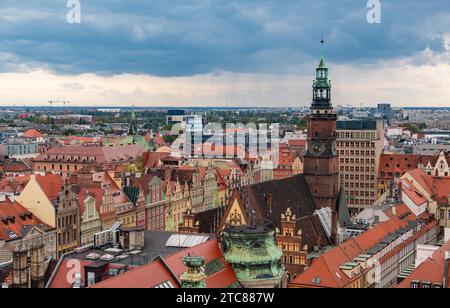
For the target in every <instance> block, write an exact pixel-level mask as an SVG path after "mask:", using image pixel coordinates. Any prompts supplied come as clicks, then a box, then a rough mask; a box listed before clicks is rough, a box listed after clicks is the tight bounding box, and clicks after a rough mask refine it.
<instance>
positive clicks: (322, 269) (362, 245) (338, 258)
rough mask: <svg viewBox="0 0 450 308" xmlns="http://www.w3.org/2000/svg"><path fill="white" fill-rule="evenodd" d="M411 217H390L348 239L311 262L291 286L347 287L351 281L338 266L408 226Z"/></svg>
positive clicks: (350, 260)
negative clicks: (315, 282)
mask: <svg viewBox="0 0 450 308" xmlns="http://www.w3.org/2000/svg"><path fill="white" fill-rule="evenodd" d="M413 219H414V218H413V217H412V216H410V217H408V218H407V219H399V218H398V217H392V218H391V219H390V220H388V221H386V222H384V223H382V224H379V225H377V226H375V227H374V228H372V229H370V230H368V231H366V232H364V233H363V234H361V235H359V236H357V237H354V238H352V239H349V240H348V241H346V242H345V243H343V244H342V245H339V246H337V247H335V248H333V249H331V250H329V251H327V252H325V253H324V254H323V255H321V256H320V257H319V258H318V259H315V260H313V262H312V263H311V266H310V267H309V269H307V270H306V271H305V272H303V273H302V274H300V275H299V276H297V277H296V278H294V279H293V281H292V284H293V285H303V286H310V287H322V288H343V287H345V286H347V285H348V284H349V283H350V282H351V281H352V279H350V278H348V276H347V275H346V274H345V273H344V272H343V271H342V270H341V269H340V266H341V265H343V264H345V263H346V262H353V259H354V258H355V257H357V256H359V255H360V254H363V253H365V252H366V251H368V250H369V249H370V248H372V247H374V246H375V245H376V244H378V243H379V242H380V241H381V240H382V239H384V238H385V237H386V236H387V235H388V234H389V233H392V232H394V231H396V230H398V229H400V228H402V227H405V226H406V225H407V224H408V221H410V220H413ZM317 278H319V279H320V283H319V284H317V285H314V284H313V280H317Z"/></svg>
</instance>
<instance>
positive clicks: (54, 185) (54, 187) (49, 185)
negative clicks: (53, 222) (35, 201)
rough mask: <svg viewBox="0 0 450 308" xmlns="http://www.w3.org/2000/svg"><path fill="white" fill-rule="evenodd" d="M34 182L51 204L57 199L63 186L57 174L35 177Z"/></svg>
mask: <svg viewBox="0 0 450 308" xmlns="http://www.w3.org/2000/svg"><path fill="white" fill-rule="evenodd" d="M36 181H37V183H38V184H39V186H40V187H41V188H42V190H43V191H44V193H45V195H46V196H47V197H48V199H49V200H50V202H52V203H53V201H55V200H56V199H57V197H58V195H59V193H60V192H61V191H62V187H63V185H64V182H63V180H62V179H61V177H60V176H59V175H57V174H46V175H36Z"/></svg>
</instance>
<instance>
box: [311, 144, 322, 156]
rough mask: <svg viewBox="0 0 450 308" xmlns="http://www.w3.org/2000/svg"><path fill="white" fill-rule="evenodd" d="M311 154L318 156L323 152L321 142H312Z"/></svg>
mask: <svg viewBox="0 0 450 308" xmlns="http://www.w3.org/2000/svg"><path fill="white" fill-rule="evenodd" d="M311 150H312V151H311V152H312V154H313V155H315V156H320V155H322V154H323V152H325V145H324V144H323V143H322V142H318V141H316V142H314V143H313V144H312V146H311Z"/></svg>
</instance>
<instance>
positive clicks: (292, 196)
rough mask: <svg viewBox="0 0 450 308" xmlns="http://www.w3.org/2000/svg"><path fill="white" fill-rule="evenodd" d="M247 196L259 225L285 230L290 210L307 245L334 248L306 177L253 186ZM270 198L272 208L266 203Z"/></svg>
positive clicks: (246, 192)
mask: <svg viewBox="0 0 450 308" xmlns="http://www.w3.org/2000/svg"><path fill="white" fill-rule="evenodd" d="M245 194H246V197H245V198H244V199H245V200H246V201H247V206H248V207H250V208H251V209H252V210H254V211H255V220H256V224H257V225H259V226H262V225H268V224H272V225H273V227H274V228H281V214H284V213H286V210H287V209H288V208H290V209H291V211H292V213H293V214H294V215H295V216H296V217H297V230H296V232H297V231H298V229H302V237H303V241H304V244H307V245H308V247H309V248H313V247H314V246H315V245H317V244H318V243H320V244H321V245H324V246H326V245H328V244H330V243H329V239H328V237H327V235H326V232H325V230H324V228H323V226H322V224H321V223H320V219H319V217H318V216H317V215H315V211H316V210H317V208H316V206H315V203H314V199H313V196H312V194H311V192H310V190H309V186H308V184H307V183H306V180H305V177H304V176H303V175H302V174H300V175H296V176H293V177H290V178H287V179H283V180H277V181H269V182H264V183H260V184H255V185H251V186H249V187H247V188H246V190H245ZM268 195H271V196H272V197H271V199H272V206H271V207H270V208H269V205H268V204H267V201H266V197H267V196H268Z"/></svg>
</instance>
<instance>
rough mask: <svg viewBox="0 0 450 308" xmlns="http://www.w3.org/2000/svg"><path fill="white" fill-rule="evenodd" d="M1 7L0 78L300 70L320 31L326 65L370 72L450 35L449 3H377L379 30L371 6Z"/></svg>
mask: <svg viewBox="0 0 450 308" xmlns="http://www.w3.org/2000/svg"><path fill="white" fill-rule="evenodd" d="M1 2H2V4H1V8H0V60H1V61H2V63H0V70H2V71H12V70H24V69H32V68H34V67H46V68H49V69H51V70H53V71H56V72H57V73H64V74H79V73H96V74H102V75H110V74H117V73H144V74H149V75H157V76H190V75H195V74H203V73H210V72H215V71H231V72H277V73H279V72H293V71H294V72H295V69H296V68H297V66H301V65H302V64H303V63H305V62H309V61H311V60H315V59H317V57H318V54H319V53H320V44H319V41H320V37H321V33H323V34H324V35H325V38H326V40H327V46H326V55H327V58H329V59H330V60H332V61H334V62H337V63H353V64H358V63H363V64H365V63H373V62H376V61H379V60H388V59H393V58H401V57H408V56H412V55H414V54H416V53H418V52H421V51H424V50H426V49H431V50H433V51H434V52H436V53H443V52H445V51H446V48H445V40H444V36H445V35H446V34H448V33H449V31H450V30H448V29H449V22H448V20H449V16H450V3H449V2H448V1H446V0H429V1H419V0H410V1H406V0H381V4H382V23H381V24H380V25H372V24H369V23H367V21H366V14H367V11H368V9H367V8H366V3H367V1H366V0H340V1H332V0H325V1H313V0H296V1H294V0H245V1H244V0H241V1H236V0H127V1H125V0H123V1H119V0H80V2H81V4H82V22H81V24H68V23H67V22H66V14H67V11H68V9H67V8H66V3H67V1H66V0H24V1H20V2H18V1H15V0H14V1H13V0H2V1H1ZM439 21H440V22H439Z"/></svg>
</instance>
